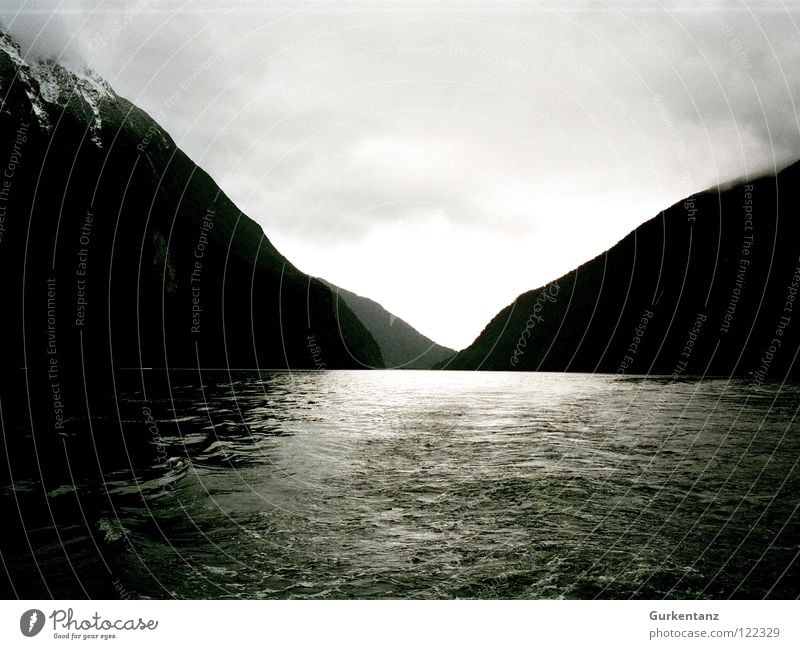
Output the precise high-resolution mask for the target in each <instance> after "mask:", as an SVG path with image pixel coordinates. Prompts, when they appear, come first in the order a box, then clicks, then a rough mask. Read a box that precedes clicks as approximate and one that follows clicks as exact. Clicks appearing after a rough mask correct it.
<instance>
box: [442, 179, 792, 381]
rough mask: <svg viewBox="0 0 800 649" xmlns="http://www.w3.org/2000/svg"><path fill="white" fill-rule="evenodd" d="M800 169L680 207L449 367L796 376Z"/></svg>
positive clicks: (545, 294) (542, 294) (487, 333)
mask: <svg viewBox="0 0 800 649" xmlns="http://www.w3.org/2000/svg"><path fill="white" fill-rule="evenodd" d="M798 187H800V163H797V164H794V165H792V166H790V167H788V168H787V169H785V170H783V171H782V172H781V173H780V174H778V175H777V177H768V178H761V179H758V180H754V181H752V182H743V183H740V184H737V185H735V186H733V187H731V188H728V189H725V190H712V191H706V192H704V193H701V194H698V195H695V196H692V197H690V198H688V199H686V200H684V201H682V202H680V203H678V204H676V205H673V206H672V207H670V208H669V209H667V210H666V211H664V212H662V213H661V214H659V215H658V216H656V217H655V218H653V219H651V220H650V221H648V222H646V223H645V224H644V225H642V226H641V227H639V228H637V229H636V230H635V231H634V232H632V233H631V234H629V235H628V236H627V237H625V238H624V239H623V240H622V241H620V242H619V243H618V244H617V245H615V246H614V247H613V248H611V249H610V250H608V251H607V252H605V253H604V254H602V255H599V256H598V257H596V258H595V259H593V260H591V261H590V262H588V263H586V264H583V265H582V266H580V267H579V268H577V269H576V270H574V271H572V272H570V273H568V274H566V275H564V276H563V277H560V278H558V279H557V280H556V281H554V282H552V283H551V284H549V285H547V286H544V287H540V288H538V289H535V290H533V291H530V292H528V293H524V294H523V295H520V296H519V297H518V298H517V299H516V300H515V301H514V302H513V303H512V304H510V305H509V306H508V307H506V308H505V309H503V310H502V311H501V312H500V313H498V314H497V316H495V318H494V319H493V320H492V321H491V322H490V323H489V324H488V325H487V326H486V328H485V329H484V330H483V332H482V333H481V334H480V336H478V338H477V339H476V340H475V341H474V342H473V343H472V345H470V346H469V347H468V348H467V349H465V350H463V351H461V352H459V353H458V354H457V355H456V356H455V357H454V358H453V359H452V360H451V361H450V362H449V363H446V366H447V367H448V368H451V369H487V370H549V371H580V372H614V373H621V374H622V373H636V374H641V373H659V374H672V375H675V376H682V375H689V374H701V375H702V374H707V375H725V376H727V375H734V374H735V375H752V377H753V381H754V383H758V384H760V383H762V382H764V381H770V380H781V379H783V378H784V377H786V376H787V375H788V374H790V375H793V376H797V374H798V373H797V370H796V369H795V365H794V363H795V357H796V354H797V352H798V343H800V305H798V304H797V302H796V301H795V299H796V297H797V291H798V287H800V259H799V258H798V257H799V256H800V219H798V208H799V207H800V201H799V200H798V191H797V189H798Z"/></svg>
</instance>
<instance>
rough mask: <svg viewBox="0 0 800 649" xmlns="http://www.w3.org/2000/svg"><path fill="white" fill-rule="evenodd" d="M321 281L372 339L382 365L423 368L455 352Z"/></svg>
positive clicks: (368, 302)
mask: <svg viewBox="0 0 800 649" xmlns="http://www.w3.org/2000/svg"><path fill="white" fill-rule="evenodd" d="M325 283H326V284H327V285H328V286H329V287H330V288H331V290H333V292H334V293H335V294H336V295H337V298H338V300H337V304H340V305H345V306H347V307H349V308H350V310H351V311H352V312H353V313H355V314H356V316H357V317H358V319H359V320H361V322H363V323H364V325H365V326H366V328H367V329H368V330H369V332H370V333H371V334H372V336H373V337H374V338H375V340H376V341H377V343H378V345H379V346H380V348H381V354H382V355H383V361H384V363H385V364H386V367H390V368H402V369H417V370H427V369H431V368H432V367H433V366H434V365H436V364H437V363H440V362H441V361H443V360H445V359H447V358H450V357H451V356H452V355H453V354H455V350H453V349H449V348H448V347H442V346H441V345H437V344H436V343H435V342H433V341H432V340H431V339H430V338H427V337H425V336H423V335H422V334H421V333H420V332H419V331H417V330H416V329H414V327H412V326H411V325H410V324H408V323H407V322H405V321H404V320H401V319H400V318H398V317H397V316H396V315H394V314H393V313H390V312H389V311H387V310H386V309H384V308H383V307H382V306H381V305H380V304H378V303H377V302H375V301H373V300H370V299H369V298H366V297H362V296H360V295H356V294H355V293H352V292H351V291H347V290H345V289H343V288H340V287H338V286H336V285H334V284H331V283H329V282H325Z"/></svg>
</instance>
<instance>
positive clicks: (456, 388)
mask: <svg viewBox="0 0 800 649" xmlns="http://www.w3.org/2000/svg"><path fill="white" fill-rule="evenodd" d="M137 376H138V373H137ZM144 376H145V383H144V387H145V389H143V388H142V384H141V382H139V384H138V385H137V381H133V382H132V387H130V388H129V389H127V391H123V393H122V394H121V395H120V406H119V411H118V415H117V419H118V420H121V421H122V426H120V424H119V421H113V420H110V421H105V422H104V421H100V420H95V421H94V423H93V426H94V435H95V436H96V438H99V437H100V433H99V432H98V431H100V430H103V431H105V432H104V433H103V434H104V435H106V436H111V437H113V434H114V433H113V432H112V431H114V430H116V431H117V432H116V436H117V438H116V439H120V432H119V431H120V430H122V431H123V435H122V438H121V439H124V440H125V444H126V445H127V447H128V448H129V449H139V450H136V452H134V451H133V450H130V451H129V454H126V455H125V458H126V460H125V461H124V462H119V461H110V462H109V463H108V466H104V469H103V474H104V479H105V481H106V484H101V483H98V481H96V480H95V481H94V482H92V481H87V482H86V483H85V484H77V485H73V482H72V481H71V480H62V481H61V482H62V483H63V484H58V485H55V486H53V485H47V490H48V491H47V494H48V495H47V496H46V500H47V502H48V503H49V505H50V509H49V510H48V511H52V512H55V514H52V515H50V514H48V515H44V516H42V518H41V520H36V521H35V522H30V521H29V522H28V523H26V525H28V526H29V527H30V528H31V530H32V536H31V538H33V541H32V543H34V544H36V543H37V538H38V537H37V535H39V536H41V538H42V539H45V538H49V540H48V541H47V545H43V543H44V541H38V542H39V544H40V547H39V548H37V553H36V557H37V560H36V564H38V565H37V567H36V570H34V569H33V567H32V566H33V563H32V560H31V553H30V549H29V546H28V545H26V544H21V546H20V547H18V548H17V550H16V552H17V556H15V557H11V560H10V561H6V563H7V564H13V565H14V566H17V567H19V570H20V571H21V572H20V574H22V572H25V574H28V575H30V574H31V573H36V572H38V573H41V574H43V575H44V578H41V577H40V578H39V579H38V580H37V579H34V580H33V581H31V580H30V579H29V581H28V583H39V582H41V583H39V585H38V586H30V587H29V590H30V591H31V592H33V593H34V594H44V595H47V594H52V595H57V596H75V597H82V596H92V597H97V596H103V597H113V596H115V595H118V596H123V597H128V596H129V597H157V598H163V597H191V598H196V597H209V598H238V597H246V598H453V597H461V598H595V597H600V598H627V597H637V598H663V597H666V598H707V597H714V598H717V597H748V598H760V597H782V598H785V597H792V598H794V597H797V596H798V595H799V594H800V586H798V584H800V580H798V576H800V570H798V565H797V562H798V551H800V524H799V523H800V516H798V503H799V502H800V496H799V495H798V494H800V468H799V467H798V462H799V461H800V460H799V458H800V437H799V436H798V427H797V425H796V424H795V423H794V422H795V419H794V418H795V415H796V413H797V408H798V405H799V404H800V387H798V386H796V385H790V386H782V387H781V386H779V385H777V384H776V385H774V386H765V387H760V388H755V389H753V388H752V387H751V386H750V384H748V383H747V382H746V381H744V380H734V381H729V380H722V379H720V380H704V381H702V382H696V381H685V382H672V381H669V380H667V379H658V378H652V377H651V378H649V379H646V380H642V379H638V378H622V377H616V376H597V375H595V376H590V375H563V374H522V373H475V372H400V371H395V372H390V371H387V372H377V371H373V372H295V373H287V372H271V373H270V372H266V373H264V372H262V373H260V374H258V373H255V372H253V373H236V374H234V375H229V374H227V373H225V372H218V373H208V374H205V375H204V376H203V382H202V385H201V383H200V381H199V380H198V375H197V373H196V372H195V373H191V372H189V373H185V374H180V373H178V374H177V375H173V376H172V380H171V381H170V384H169V385H167V386H161V387H162V388H165V389H160V390H155V389H148V380H147V378H146V375H144ZM148 414H149V417H148ZM83 423H84V424H87V422H83ZM141 448H144V449H145V450H144V451H141ZM130 458H135V459H130ZM41 491H42V488H41V486H39V484H38V483H37V482H36V481H35V480H31V481H28V482H25V481H22V482H19V481H18V482H17V498H18V502H21V503H22V504H21V507H22V509H23V511H26V509H25V507H26V504H25V503H26V498H28V497H30V498H31V499H34V498H36V497H39V498H44V496H43V495H42V494H41ZM4 493H5V497H6V500H8V498H9V497H10V496H9V493H10V491H9V490H8V489H6V490H5V492H4ZM48 516H50V517H49V518H48ZM28 518H29V519H30V516H28ZM53 518H56V519H57V525H56V526H53V524H52V520H53ZM55 531H57V532H58V534H57V538H55V537H53V534H54V533H55ZM48 533H49V534H50V537H48V536H47V535H48ZM6 557H7V558H8V557H9V553H8V552H7V553H6ZM17 583H21V582H17ZM37 588H38V589H39V590H36V589H37ZM22 594H25V593H24V592H23V593H22Z"/></svg>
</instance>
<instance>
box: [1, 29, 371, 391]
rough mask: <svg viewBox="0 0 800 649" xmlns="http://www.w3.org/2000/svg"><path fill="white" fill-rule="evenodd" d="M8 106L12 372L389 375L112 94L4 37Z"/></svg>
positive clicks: (316, 289) (4, 240)
mask: <svg viewBox="0 0 800 649" xmlns="http://www.w3.org/2000/svg"><path fill="white" fill-rule="evenodd" d="M0 100H2V104H1V105H0V174H3V177H2V178H0V269H2V277H3V282H2V288H0V291H2V304H3V306H4V314H5V317H4V318H3V319H2V321H3V322H2V325H0V326H2V334H3V337H2V339H3V342H4V352H3V356H4V358H3V362H4V365H6V367H12V368H19V367H23V366H24V367H28V368H29V371H28V375H29V376H34V375H35V376H37V377H39V378H41V377H42V376H45V375H46V373H47V370H48V369H49V368H51V367H55V368H56V369H57V370H58V373H59V375H60V376H61V378H62V383H64V381H63V379H64V377H66V376H81V375H83V374H84V373H85V372H90V373H93V372H95V371H99V373H100V374H101V375H102V379H101V381H100V383H101V384H103V385H110V383H108V382H109V381H110V379H111V378H112V377H111V375H110V374H109V373H108V372H107V370H108V369H109V368H112V367H113V368H125V367H139V366H146V367H171V368H175V367H195V368H196V367H262V368H294V369H297V368H322V367H327V368H360V367H363V366H367V367H382V365H383V361H382V357H381V353H380V349H379V348H378V345H377V344H376V342H375V340H374V339H373V337H372V335H371V334H370V333H369V331H367V329H366V328H365V327H364V326H363V325H362V323H361V322H359V320H358V319H357V318H356V317H355V316H354V315H353V313H352V312H351V311H350V309H349V308H347V307H346V306H344V305H341V304H340V305H337V304H336V301H335V299H334V296H333V294H332V293H331V291H330V289H329V288H328V287H327V286H325V285H324V284H323V283H322V282H320V281H319V280H317V279H314V278H311V277H309V276H307V275H305V274H303V273H302V272H300V271H299V270H298V269H297V268H295V267H294V266H293V265H292V264H291V263H290V262H289V261H287V260H286V259H285V258H284V257H283V256H282V255H281V254H280V253H279V252H278V251H277V250H276V249H275V247H274V246H273V245H272V244H271V243H270V241H269V240H268V239H267V237H266V236H265V235H264V233H263V232H262V230H261V228H260V227H259V226H258V225H257V224H256V223H255V222H254V221H252V220H251V219H249V218H248V217H247V216H246V215H245V214H243V213H242V212H241V211H239V210H238V209H237V208H236V206H235V205H234V204H233V203H232V202H231V201H230V199H229V198H228V197H227V196H226V195H225V194H224V193H223V192H222V191H221V190H220V188H219V187H218V186H217V185H216V183H215V182H214V181H213V180H212V179H211V178H210V177H209V175H208V174H207V173H205V172H204V171H203V170H202V169H200V168H199V167H198V166H197V165H195V164H194V163H193V162H192V161H191V160H190V159H189V158H188V157H187V156H186V155H185V154H184V153H183V152H182V151H181V150H180V149H179V148H178V147H177V146H176V144H175V142H174V141H173V140H172V139H171V138H170V137H169V136H168V135H167V134H166V133H165V132H164V130H163V129H162V128H161V127H160V126H159V125H158V124H157V123H156V122H155V121H154V120H153V119H151V118H150V117H149V116H148V115H147V114H146V113H145V112H144V111H142V110H140V109H139V108H137V107H136V106H134V105H133V104H131V103H130V102H129V101H127V100H125V99H124V98H122V97H119V96H118V95H117V94H116V93H115V92H114V91H113V90H112V89H111V88H110V87H109V86H108V84H106V83H105V82H104V81H103V80H101V79H99V78H97V77H96V76H94V75H93V74H91V73H88V72H87V73H85V74H75V73H73V72H71V71H69V70H67V69H65V68H63V67H61V66H59V65H58V64H55V63H40V64H31V65H29V64H28V63H27V62H25V61H23V59H22V58H21V57H20V53H19V49H18V47H17V46H16V44H15V43H14V42H13V41H12V40H11V39H10V38H9V37H8V36H6V35H1V36H0ZM51 363H52V364H53V365H52V366H51ZM51 382H52V381H51V379H49V378H47V377H46V376H45V378H44V383H45V384H49V383H51Z"/></svg>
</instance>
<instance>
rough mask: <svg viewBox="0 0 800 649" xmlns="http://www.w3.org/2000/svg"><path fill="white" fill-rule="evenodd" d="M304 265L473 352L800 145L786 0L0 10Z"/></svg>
mask: <svg viewBox="0 0 800 649" xmlns="http://www.w3.org/2000/svg"><path fill="white" fill-rule="evenodd" d="M0 19H2V21H3V22H4V24H5V25H6V26H9V27H10V30H11V32H12V33H13V34H14V35H15V36H17V38H18V39H19V40H20V41H21V44H22V47H23V50H28V51H29V53H28V56H29V58H35V57H37V56H59V57H61V59H62V60H63V61H64V62H65V63H67V64H69V65H73V66H74V65H82V64H83V63H87V64H89V65H90V66H91V67H93V68H94V69H95V70H97V71H98V72H99V73H100V74H102V75H103V76H104V77H105V78H106V79H107V80H108V81H109V82H111V84H112V85H113V86H114V87H115V89H116V90H117V92H118V93H119V94H121V95H124V96H126V97H128V98H129V99H131V100H132V101H134V102H135V103H136V104H138V105H139V106H141V107H142V108H144V109H145V110H147V111H148V112H149V113H150V114H151V115H152V116H153V117H155V118H156V119H157V120H158V121H160V122H161V124H162V125H163V126H164V127H165V128H166V129H167V130H168V131H169V132H170V134H171V135H172V136H173V137H174V139H175V140H176V141H177V142H178V144H179V145H180V146H181V147H182V148H183V149H184V150H185V151H186V152H187V153H188V154H189V155H190V156H191V157H192V158H193V159H194V160H195V161H196V162H197V163H198V164H199V165H200V166H202V167H203V168H205V169H206V170H207V171H208V172H209V173H210V174H211V175H212V176H213V177H214V179H215V180H216V181H217V182H218V183H219V184H220V186H221V187H222V189H223V190H224V191H225V192H226V193H227V194H228V195H229V196H230V197H231V198H232V199H233V200H234V201H235V202H236V203H237V205H238V206H239V207H240V208H242V210H243V211H244V212H245V213H247V214H248V215H249V216H251V217H252V218H254V219H255V220H256V221H258V222H259V223H260V224H261V225H262V226H263V228H264V230H265V232H266V233H267V235H268V236H269V238H270V239H271V240H272V241H273V243H274V244H275V245H276V246H277V247H278V248H279V249H280V250H281V251H282V252H283V253H284V254H285V255H287V256H288V257H289V259H291V260H292V261H293V262H294V263H295V264H296V265H297V266H298V267H300V268H301V269H302V270H304V271H306V272H308V273H311V274H313V275H318V276H321V277H324V278H326V279H328V280H330V281H332V282H334V283H336V284H339V285H340V286H343V287H345V288H348V289H350V290H352V291H355V292H357V293H360V294H362V295H365V296H368V297H370V298H373V299H375V300H377V301H379V302H380V303H381V304H383V305H384V306H385V307H386V308H387V309H389V310H390V311H392V312H394V313H395V314H396V315H398V316H400V317H401V318H404V319H405V320H407V321H408V322H410V323H411V324H412V325H413V326H415V327H417V328H418V329H419V330H420V331H421V332H423V333H424V334H426V335H428V336H430V337H432V338H433V339H435V340H436V341H437V342H440V343H442V344H446V345H449V346H452V347H455V348H462V347H464V346H466V345H468V344H469V343H470V342H471V341H472V340H473V339H474V338H475V337H476V336H477V335H478V334H479V333H480V331H481V329H482V328H483V326H484V325H485V324H486V323H487V322H488V320H489V319H490V318H491V317H492V316H493V315H494V314H495V313H496V312H497V311H498V310H499V309H500V308H502V307H503V306H504V305H506V304H508V303H509V302H511V301H512V300H513V299H514V297H516V296H517V295H518V294H519V293H521V292H523V291H525V290H530V289H532V288H535V287H537V286H539V285H542V284H544V283H546V282H547V281H548V280H550V279H553V278H555V277H557V276H559V275H561V274H562V273H564V272H566V271H568V270H570V269H572V268H573V267H575V266H576V265H578V264H580V263H581V262H583V261H586V260H587V259H589V258H591V257H593V256H594V255H596V254H598V253H600V252H602V251H603V250H605V249H607V248H608V247H610V246H611V245H613V244H614V243H615V242H616V241H618V240H619V239H620V238H622V237H623V236H624V235H625V234H627V233H628V232H629V231H630V230H632V229H633V228H634V227H636V226H637V225H639V224H641V223H642V222H644V221H645V220H647V219H648V218H650V217H652V216H654V215H655V214H657V213H658V212H659V211H660V210H661V209H663V208H665V207H667V206H668V205H670V204H672V203H674V202H676V201H678V200H680V199H681V198H683V197H684V196H686V195H688V194H690V193H692V192H694V191H697V190H701V189H704V188H706V187H709V186H712V185H715V184H717V183H719V182H725V181H728V180H731V179H733V178H738V177H742V176H746V175H748V174H749V175H754V174H758V173H762V172H764V171H766V170H774V169H775V168H776V167H777V168H780V167H782V166H785V164H787V163H788V162H791V161H793V160H795V159H796V158H798V157H800V122H799V121H798V115H797V112H796V108H797V105H798V104H800V94H799V93H800V28H799V26H800V10H798V8H797V5H794V6H792V5H790V4H788V3H783V2H747V3H734V2H725V3H722V2H715V3H705V4H704V3H701V2H686V3H668V2H657V3H644V2H616V3H586V2H566V3H565V2H539V3H536V2H525V3H513V2H506V3H497V2H493V3H467V2H449V3H433V2H424V3H423V2H420V3H409V2H405V3H381V2H369V3H355V2H350V3H344V2H338V3H330V2H327V3H306V2H291V3H266V2H260V1H259V2H255V1H253V2H241V1H239V2H237V1H231V0H226V1H224V2H223V1H214V2H185V1H184V2H172V1H167V2H153V1H150V2H136V1H131V2H110V1H105V2H98V1H94V0H92V1H89V0H86V1H84V0H64V1H59V0H55V1H52V2H24V1H23V0H2V6H1V8H0Z"/></svg>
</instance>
